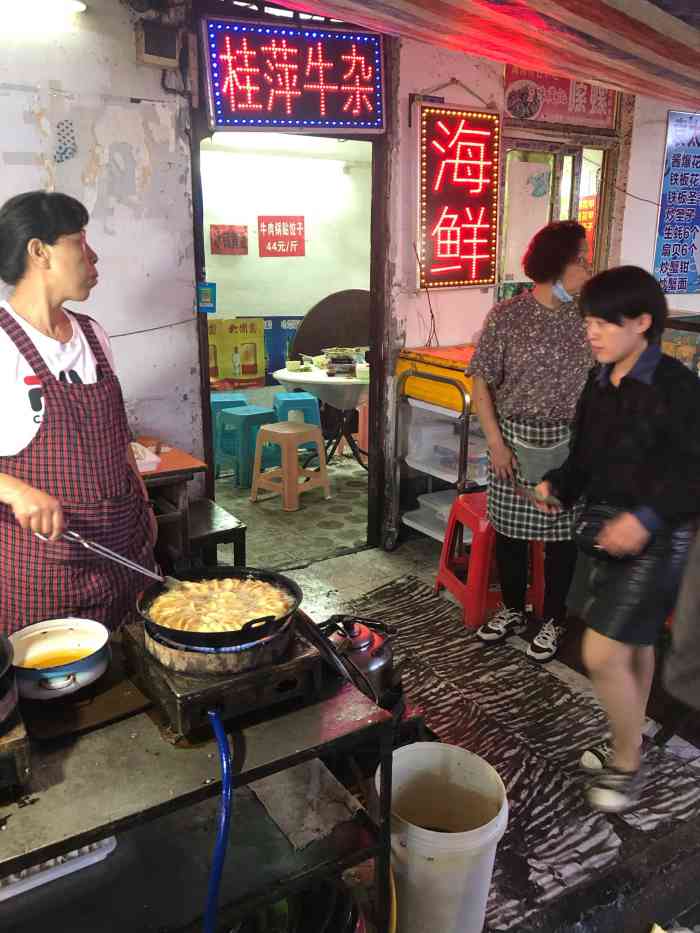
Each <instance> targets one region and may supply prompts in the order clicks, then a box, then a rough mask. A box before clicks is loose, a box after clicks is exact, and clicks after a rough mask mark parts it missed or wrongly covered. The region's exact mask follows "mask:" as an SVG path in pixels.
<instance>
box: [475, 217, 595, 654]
mask: <svg viewBox="0 0 700 933" xmlns="http://www.w3.org/2000/svg"><path fill="white" fill-rule="evenodd" d="M587 257H588V244H587V242H586V231H585V229H584V228H583V227H582V226H581V225H580V224H578V223H575V222H573V221H561V222H558V223H551V224H549V225H548V226H546V227H544V228H543V229H542V230H540V231H539V232H538V233H536V234H535V236H534V237H533V238H532V241H531V242H530V244H529V246H528V248H527V252H526V253H525V256H524V258H523V268H524V271H525V274H526V275H527V276H528V277H529V278H531V279H532V280H533V281H534V283H535V285H534V287H533V289H532V291H526V292H523V294H521V295H518V296H516V297H515V298H511V299H510V300H508V301H504V302H501V303H500V304H498V305H496V306H495V307H494V308H493V310H492V311H491V312H490V313H489V315H488V317H487V318H486V323H485V325H484V330H483V332H482V334H481V338H480V340H479V344H478V346H477V349H476V352H475V354H474V357H473V358H472V361H471V363H470V365H469V368H468V370H467V373H468V374H469V375H471V376H473V378H474V402H475V406H476V412H477V415H478V417H479V421H480V422H481V425H482V428H483V430H484V434H485V435H486V440H487V443H488V448H489V476H488V516H489V520H490V522H491V524H492V525H493V527H494V529H495V531H496V565H497V569H498V575H499V578H500V585H501V593H502V599H503V605H502V607H501V608H500V609H499V610H498V611H497V612H496V614H495V615H494V616H493V618H491V619H490V620H489V621H488V622H486V623H485V624H484V625H482V626H481V628H480V629H479V630H478V632H477V635H478V637H479V638H480V639H481V640H482V641H484V642H486V643H489V644H491V643H496V642H500V641H503V640H504V639H505V638H507V637H508V636H509V635H512V634H520V633H521V632H524V631H525V629H526V627H527V626H526V615H525V594H526V591H527V579H528V547H529V542H530V541H544V542H546V544H545V599H544V612H543V618H542V619H541V620H539V628H538V631H537V633H536V634H535V636H534V638H533V639H532V640H531V642H530V645H529V647H528V650H527V653H528V655H529V657H531V658H533V659H534V660H536V661H540V662H544V661H549V660H550V659H551V658H553V657H554V655H555V654H556V652H557V649H558V647H559V643H560V639H561V637H562V634H563V632H564V623H565V620H566V595H567V592H568V590H569V586H570V584H571V580H572V577H573V573H574V567H575V564H576V546H575V544H574V543H573V541H572V538H573V531H574V525H575V515H574V514H573V513H569V512H567V513H563V514H561V515H554V516H551V515H544V514H542V513H541V512H540V511H538V510H537V509H536V508H535V506H534V505H533V502H532V497H533V494H534V489H535V486H536V485H537V484H538V483H539V482H540V480H541V479H542V477H543V475H544V474H545V472H547V470H549V469H551V468H553V467H555V466H559V465H560V464H561V463H562V462H563V461H564V460H565V459H566V456H567V454H568V449H569V442H570V437H571V423H572V421H573V417H574V412H575V408H576V400H577V399H578V397H579V395H580V394H581V389H582V388H583V385H584V383H585V381H586V376H587V375H588V371H589V369H590V367H591V365H592V363H593V359H592V357H591V354H590V350H589V349H588V346H587V344H586V335H585V329H584V326H583V322H582V320H581V316H580V314H579V312H578V306H577V304H576V301H575V300H574V296H575V295H577V294H578V292H579V291H580V290H581V287H582V286H583V284H584V282H585V281H586V280H587V279H588V277H589V274H590V272H589V265H588V259H587Z"/></svg>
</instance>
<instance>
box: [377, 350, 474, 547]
mask: <svg viewBox="0 0 700 933" xmlns="http://www.w3.org/2000/svg"><path fill="white" fill-rule="evenodd" d="M409 379H421V380H425V381H427V382H439V383H442V384H444V385H448V386H451V387H453V388H454V389H456V391H457V392H458V393H459V397H460V401H461V403H462V407H461V411H460V412H459V414H458V415H457V416H456V417H455V419H454V421H455V422H456V424H457V425H459V431H458V433H459V455H458V466H457V483H456V486H457V494H458V495H459V494H461V493H463V492H465V491H466V490H467V488H468V487H469V486H470V483H469V480H468V479H467V470H468V457H469V418H470V410H471V398H470V396H469V394H468V392H467V391H466V389H465V388H464V386H463V385H462V384H461V383H460V382H458V381H457V380H456V379H450V378H449V377H448V376H438V375H435V374H434V373H426V372H420V371H419V370H417V369H413V368H412V369H407V370H405V371H404V372H402V373H401V374H400V375H398V376H397V377H396V379H395V381H394V393H395V394H394V459H393V463H392V467H393V470H394V483H393V497H392V501H391V513H390V515H391V517H390V521H389V525H388V527H387V529H386V532H385V535H384V549H385V550H387V551H393V550H394V548H395V547H396V545H397V543H398V536H399V527H400V523H401V514H400V513H401V510H400V489H401V466H402V464H404V463H406V464H407V465H408V466H410V467H411V468H412V469H414V470H419V471H420V472H425V473H427V474H428V475H430V476H436V477H437V478H438V479H444V480H446V481H447V482H451V481H452V476H451V475H448V474H447V473H443V472H440V471H439V470H436V469H433V468H430V467H429V465H428V464H425V466H426V467H428V469H422V467H421V464H420V463H419V462H418V461H416V460H411V458H410V456H406V455H405V454H404V453H403V452H402V450H401V426H402V421H403V412H404V410H405V407H406V405H408V404H409V399H410V398H412V396H410V395H408V394H407V393H406V383H407V381H408V380H409ZM418 401H419V400H418ZM437 407H439V406H437ZM446 411H447V409H446ZM446 417H449V415H446ZM434 537H437V534H436V535H434Z"/></svg>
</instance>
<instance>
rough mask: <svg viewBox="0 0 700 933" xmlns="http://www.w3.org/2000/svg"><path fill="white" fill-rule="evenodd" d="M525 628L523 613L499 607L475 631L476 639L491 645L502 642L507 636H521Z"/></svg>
mask: <svg viewBox="0 0 700 933" xmlns="http://www.w3.org/2000/svg"><path fill="white" fill-rule="evenodd" d="M526 628H527V623H526V622H525V613H524V612H518V611H517V609H508V608H507V607H506V606H501V607H500V609H499V610H498V611H497V612H496V614H495V615H494V616H493V617H492V618H490V619H489V621H488V622H485V623H484V624H483V625H482V626H481V628H480V629H477V632H476V637H477V638H480V639H481V641H485V642H488V643H489V644H493V642H497V641H503V639H504V638H508V636H509V635H521V634H522V633H523V632H524V631H525V629H526Z"/></svg>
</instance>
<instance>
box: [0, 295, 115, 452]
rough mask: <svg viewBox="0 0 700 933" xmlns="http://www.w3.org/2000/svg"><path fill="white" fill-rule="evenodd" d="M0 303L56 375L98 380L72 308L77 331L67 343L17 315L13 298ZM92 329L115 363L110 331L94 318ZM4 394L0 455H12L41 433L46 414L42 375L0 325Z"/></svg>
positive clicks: (74, 379)
mask: <svg viewBox="0 0 700 933" xmlns="http://www.w3.org/2000/svg"><path fill="white" fill-rule="evenodd" d="M0 306H1V307H3V308H4V309H5V310H6V311H7V312H8V314H10V315H11V316H12V317H13V318H14V320H15V321H17V323H18V324H19V326H20V327H21V328H22V329H23V330H24V331H25V332H26V334H27V336H28V337H29V339H30V340H31V341H32V343H33V344H34V346H35V347H36V349H37V352H38V353H39V355H40V356H41V357H42V358H43V360H44V362H45V363H46V365H47V366H48V368H49V370H50V371H51V372H52V373H53V375H54V376H55V377H56V379H61V380H64V381H66V382H75V383H89V382H97V364H96V362H95V356H94V354H93V352H92V350H91V349H90V345H89V344H88V342H87V338H86V337H85V334H84V333H83V331H82V329H81V327H80V324H79V323H78V322H77V321H76V319H75V318H74V317H73V315H72V314H71V313H70V312H69V311H66V314H67V316H68V319H69V320H70V322H71V324H72V325H73V336H72V337H71V339H70V340H69V341H68V342H67V343H61V341H60V340H54V339H53V338H52V337H47V336H46V334H42V333H41V331H38V330H37V329H36V328H35V327H32V325H31V324H29V323H28V322H27V321H25V320H24V318H21V317H20V316H19V315H18V314H15V312H14V311H13V310H12V308H11V307H10V305H9V304H8V302H6V301H2V302H0ZM93 328H94V330H95V336H96V337H97V339H98V340H99V341H100V344H101V346H102V349H103V350H104V351H105V354H106V356H107V360H108V361H109V364H110V366H112V367H114V357H113V356H112V350H111V347H110V345H109V338H108V337H107V334H106V333H105V332H104V330H103V328H102V327H100V325H99V324H96V323H95V322H93ZM0 398H2V413H1V414H0V456H2V457H11V456H14V455H15V454H18V453H19V452H20V451H22V450H24V448H25V447H27V446H28V444H29V443H30V441H31V440H32V439H33V438H34V436H35V435H36V434H37V432H38V430H39V426H40V425H41V421H42V418H43V416H44V400H43V392H42V390H41V383H40V381H39V378H38V377H37V375H36V373H35V372H34V371H33V370H32V368H31V366H30V365H29V363H28V362H27V361H26V360H25V358H24V357H23V356H22V354H21V353H20V352H19V350H18V349H17V347H16V346H15V344H14V343H13V341H12V340H10V338H9V336H8V334H7V333H6V332H5V330H4V329H3V328H0Z"/></svg>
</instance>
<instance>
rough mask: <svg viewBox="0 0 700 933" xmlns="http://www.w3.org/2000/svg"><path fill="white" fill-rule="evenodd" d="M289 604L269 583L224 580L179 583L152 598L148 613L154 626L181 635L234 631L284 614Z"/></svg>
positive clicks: (283, 593) (289, 599) (287, 595)
mask: <svg viewBox="0 0 700 933" xmlns="http://www.w3.org/2000/svg"><path fill="white" fill-rule="evenodd" d="M293 602H294V597H293V596H292V594H291V593H288V592H287V591H286V590H283V589H280V587H278V586H274V585H273V584H272V583H265V582H264V581H263V580H252V579H247V580H246V579H236V578H226V579H223V580H204V581H202V582H200V583H191V582H183V583H182V584H181V585H180V586H178V587H176V588H174V589H171V590H168V592H167V593H163V594H162V595H161V596H159V597H158V598H157V599H155V600H154V601H153V605H152V606H151V608H150V610H149V613H148V614H149V615H150V617H151V619H152V620H153V621H154V622H155V623H156V624H157V625H162V626H163V627H164V628H172V629H179V630H180V631H183V632H235V631H238V630H239V629H241V628H243V626H244V625H245V624H246V622H250V620H251V619H260V618H262V617H264V616H274V617H275V618H279V617H281V616H283V615H285V614H286V613H287V612H288V611H289V608H290V607H291V606H292V604H293Z"/></svg>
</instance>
